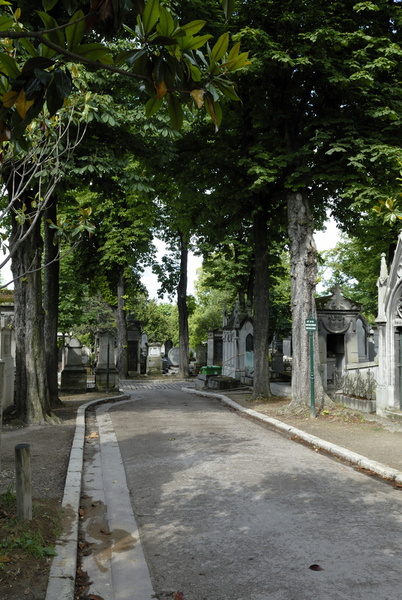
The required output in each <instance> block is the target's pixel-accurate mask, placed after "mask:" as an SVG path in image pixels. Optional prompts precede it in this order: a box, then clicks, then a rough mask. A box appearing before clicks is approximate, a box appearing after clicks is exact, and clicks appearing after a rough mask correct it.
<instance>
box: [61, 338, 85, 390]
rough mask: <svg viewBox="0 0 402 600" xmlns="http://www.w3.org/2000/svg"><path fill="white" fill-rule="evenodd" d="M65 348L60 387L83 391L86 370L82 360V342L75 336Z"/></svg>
mask: <svg viewBox="0 0 402 600" xmlns="http://www.w3.org/2000/svg"><path fill="white" fill-rule="evenodd" d="M66 350H67V358H66V364H65V366H64V369H63V370H62V372H61V389H62V390H63V391H69V392H85V391H86V389H87V370H86V368H85V366H84V365H83V362H82V344H81V342H80V341H79V340H78V339H77V338H72V339H71V340H70V341H69V343H68V344H67V347H66Z"/></svg>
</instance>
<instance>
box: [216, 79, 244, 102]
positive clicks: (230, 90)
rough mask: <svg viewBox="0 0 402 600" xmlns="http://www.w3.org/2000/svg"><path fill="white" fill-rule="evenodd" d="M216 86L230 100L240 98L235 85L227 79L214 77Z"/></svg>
mask: <svg viewBox="0 0 402 600" xmlns="http://www.w3.org/2000/svg"><path fill="white" fill-rule="evenodd" d="M214 86H215V87H217V88H218V90H219V91H220V92H222V94H223V95H224V96H225V97H226V98H229V100H240V98H239V96H238V95H237V94H236V92H235V89H234V85H230V84H229V83H227V82H226V81H221V80H219V79H214Z"/></svg>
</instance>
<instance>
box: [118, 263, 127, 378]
mask: <svg viewBox="0 0 402 600" xmlns="http://www.w3.org/2000/svg"><path fill="white" fill-rule="evenodd" d="M125 293H126V283H125V280H124V276H123V273H120V277H119V281H118V283H117V309H116V322H117V369H118V371H119V377H120V379H128V334H127V319H126V310H125V300H124V296H125Z"/></svg>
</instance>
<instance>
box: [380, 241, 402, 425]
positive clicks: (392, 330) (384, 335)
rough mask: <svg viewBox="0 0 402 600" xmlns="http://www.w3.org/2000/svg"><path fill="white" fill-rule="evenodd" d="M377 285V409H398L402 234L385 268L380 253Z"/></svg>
mask: <svg viewBox="0 0 402 600" xmlns="http://www.w3.org/2000/svg"><path fill="white" fill-rule="evenodd" d="M377 287H378V317H377V319H376V322H377V326H378V375H377V413H378V414H380V415H384V416H386V415H387V414H388V413H389V411H398V412H399V411H401V409H402V234H400V235H399V238H398V243H397V246H396V250H395V254H394V258H393V261H392V265H391V267H390V270H389V274H388V269H387V263H386V261H385V254H382V256H381V267H380V276H379V278H378V281H377Z"/></svg>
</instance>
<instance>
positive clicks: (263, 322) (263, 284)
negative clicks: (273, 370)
mask: <svg viewBox="0 0 402 600" xmlns="http://www.w3.org/2000/svg"><path fill="white" fill-rule="evenodd" d="M253 232H254V318H253V324H254V387H253V396H254V397H255V398H261V397H262V398H270V397H271V389H270V385H269V362H268V352H269V333H268V326H269V312H268V300H269V277H268V228H267V211H266V209H265V208H264V209H263V210H262V211H257V212H256V213H255V215H254V219H253Z"/></svg>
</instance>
